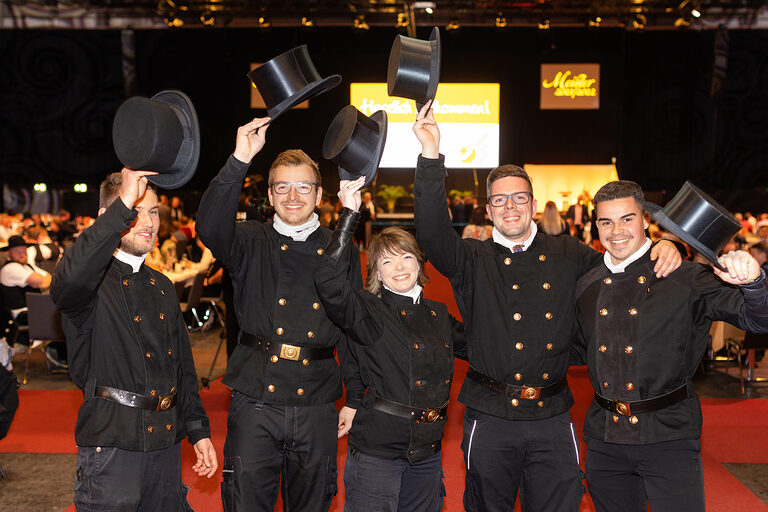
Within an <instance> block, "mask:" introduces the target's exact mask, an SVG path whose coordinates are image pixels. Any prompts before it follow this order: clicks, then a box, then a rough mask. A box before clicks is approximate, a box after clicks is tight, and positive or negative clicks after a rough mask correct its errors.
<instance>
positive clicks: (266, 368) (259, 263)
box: [196, 156, 363, 405]
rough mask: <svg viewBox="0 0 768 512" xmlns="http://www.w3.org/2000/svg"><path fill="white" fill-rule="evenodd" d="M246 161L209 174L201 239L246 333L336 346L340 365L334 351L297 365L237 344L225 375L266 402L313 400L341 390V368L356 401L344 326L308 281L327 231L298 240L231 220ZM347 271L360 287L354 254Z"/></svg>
mask: <svg viewBox="0 0 768 512" xmlns="http://www.w3.org/2000/svg"><path fill="white" fill-rule="evenodd" d="M248 165H249V164H244V163H242V162H240V161H239V160H237V159H236V158H235V157H234V156H230V157H229V159H228V160H227V163H226V164H225V165H224V167H223V168H222V169H221V171H220V172H219V174H218V175H217V176H216V177H215V178H214V179H213V180H212V181H211V184H210V185H209V187H208V190H206V192H205V194H204V195H203V198H202V200H201V202H200V209H199V212H198V220H197V225H196V228H197V231H198V233H199V234H200V238H201V239H202V241H203V243H205V245H206V246H207V247H209V248H210V249H211V251H212V252H213V254H214V256H216V258H217V259H219V260H221V262H222V263H223V265H224V266H225V267H226V268H227V269H228V270H229V272H230V275H231V276H232V283H233V286H234V302H235V311H236V313H237V318H238V321H239V323H240V326H241V328H242V330H243V331H244V332H247V333H250V334H252V335H255V336H259V337H261V338H263V339H266V340H270V341H271V342H276V343H284V344H290V345H295V346H305V347H336V349H337V352H338V358H339V362H340V363H341V370H340V368H339V364H338V363H337V362H336V359H335V358H329V359H317V360H311V361H307V364H302V361H293V360H289V359H283V358H279V357H277V358H272V357H271V356H270V355H269V354H268V353H267V352H264V351H261V350H259V349H257V348H254V347H252V346H248V345H246V344H243V343H239V344H238V345H237V347H236V348H235V350H234V352H233V353H232V356H231V357H230V358H229V362H228V364H227V372H226V375H225V376H224V380H223V382H224V383H225V384H227V385H228V386H230V387H232V388H234V389H236V390H237V391H239V392H241V393H244V394H246V395H248V396H251V397H253V398H255V399H257V400H263V401H265V402H267V403H271V404H278V405H318V404H324V403H328V402H333V401H335V400H336V399H338V398H339V397H340V396H341V392H342V388H341V373H342V371H343V373H344V380H345V382H346V384H347V401H348V403H350V405H354V404H356V403H358V402H359V400H360V399H361V398H362V394H363V389H362V385H361V384H360V383H359V377H358V370H357V364H356V361H355V360H354V357H352V356H351V355H350V354H349V351H348V349H347V341H346V337H345V336H344V334H343V332H342V331H341V329H339V328H338V327H337V326H335V325H333V323H332V322H331V321H330V320H329V319H328V315H327V313H326V311H325V308H324V307H323V305H322V303H321V302H320V299H319V297H318V294H317V291H316V290H315V283H314V272H315V269H316V268H317V267H318V265H320V263H321V261H322V254H323V252H324V249H325V246H326V245H327V243H328V240H329V238H330V235H331V231H330V230H328V229H326V228H323V227H320V228H318V229H317V230H315V231H314V232H313V233H312V234H311V235H310V236H309V237H308V238H307V240H306V241H303V242H297V241H294V240H293V239H292V238H291V237H288V236H284V235H281V234H280V233H278V232H277V231H275V229H274V227H273V226H272V223H271V222H267V223H260V222H257V221H245V222H240V223H236V215H237V205H238V199H239V196H240V189H241V187H242V182H243V178H244V177H245V174H246V172H247V170H248ZM347 278H348V279H349V281H350V283H351V284H352V285H353V286H355V287H356V288H361V287H362V278H361V273H360V259H359V256H358V255H354V261H353V262H352V265H351V266H350V270H349V273H348V275H347ZM241 341H242V339H241Z"/></svg>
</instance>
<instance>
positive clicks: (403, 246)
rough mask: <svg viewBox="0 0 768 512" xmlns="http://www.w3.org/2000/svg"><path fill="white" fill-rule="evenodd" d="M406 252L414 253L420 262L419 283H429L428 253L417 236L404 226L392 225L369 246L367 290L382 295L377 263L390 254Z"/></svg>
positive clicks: (375, 237) (374, 238)
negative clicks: (425, 270) (417, 239)
mask: <svg viewBox="0 0 768 512" xmlns="http://www.w3.org/2000/svg"><path fill="white" fill-rule="evenodd" d="M404 252H409V253H411V254H413V255H414V256H416V261H418V262H419V277H418V281H417V283H418V284H419V285H420V286H424V285H425V284H427V283H428V282H429V278H428V277H427V274H426V273H425V272H424V264H425V263H426V262H427V255H426V254H424V251H422V250H421V248H420V247H419V244H418V243H417V242H416V238H414V236H413V235H412V234H410V233H409V232H407V231H405V230H404V229H402V228H395V227H390V228H386V229H383V230H382V231H381V233H379V234H378V235H376V236H374V237H373V239H372V240H371V244H370V245H369V246H368V264H367V269H368V277H367V278H366V280H365V290H366V291H369V292H371V293H373V294H374V295H378V296H381V288H382V283H381V280H380V279H379V275H378V272H377V271H376V263H377V262H378V261H379V260H380V259H381V258H383V257H384V256H386V255H388V254H401V253H404Z"/></svg>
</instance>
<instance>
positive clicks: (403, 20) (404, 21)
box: [395, 12, 408, 28]
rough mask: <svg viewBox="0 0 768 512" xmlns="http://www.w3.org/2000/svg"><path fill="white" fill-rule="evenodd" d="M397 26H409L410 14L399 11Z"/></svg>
mask: <svg viewBox="0 0 768 512" xmlns="http://www.w3.org/2000/svg"><path fill="white" fill-rule="evenodd" d="M395 28H408V15H407V14H406V13H404V12H399V13H397V22H396V23H395Z"/></svg>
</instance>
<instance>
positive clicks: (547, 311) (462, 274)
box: [413, 155, 601, 420]
mask: <svg viewBox="0 0 768 512" xmlns="http://www.w3.org/2000/svg"><path fill="white" fill-rule="evenodd" d="M443 162H444V157H443V156H442V155H441V156H440V158H439V159H427V158H424V157H422V156H419V160H418V164H417V167H416V177H415V181H414V188H413V190H414V196H415V219H414V220H415V224H416V237H417V239H418V241H419V244H420V245H421V247H422V248H423V249H424V250H425V251H426V253H427V257H428V258H429V260H430V261H431V262H432V264H433V265H434V266H435V268H437V270H438V271H439V272H440V273H441V274H443V275H444V276H446V277H448V278H449V279H450V281H451V285H452V286H453V292H454V295H455V297H456V302H457V304H458V306H459V310H460V311H461V315H462V321H463V322H464V325H465V328H466V331H467V340H468V341H467V348H468V353H469V363H470V365H471V366H472V367H474V368H475V369H477V370H478V371H480V372H481V373H483V374H485V375H487V376H489V377H491V378H493V379H494V380H497V381H502V382H506V383H509V384H517V385H526V386H532V387H542V386H547V385H550V384H554V383H557V382H558V381H560V380H561V379H563V378H564V377H565V374H566V372H567V370H568V364H569V355H570V350H571V347H570V346H571V340H572V338H573V336H574V335H575V334H576V328H577V327H576V315H575V312H576V306H575V296H574V290H575V288H576V281H577V280H578V278H579V277H580V276H582V275H583V274H585V273H586V272H587V271H588V270H589V269H590V268H592V267H594V266H595V265H596V264H598V263H599V262H600V260H601V255H600V254H598V253H597V252H596V251H594V250H592V249H590V248H588V247H586V246H584V245H582V244H580V243H579V242H578V240H576V239H575V238H573V237H570V236H556V237H555V236H549V235H546V234H544V233H542V232H538V233H537V234H536V236H535V238H534V239H533V242H532V243H531V245H530V246H529V247H528V249H527V250H526V251H524V252H520V253H515V254H513V253H512V252H511V251H510V250H509V249H508V248H506V247H504V246H501V245H499V244H496V243H495V242H494V241H493V240H492V239H489V240H485V241H482V242H481V241H478V240H470V239H467V240H462V239H461V238H460V237H459V236H458V235H457V234H456V232H455V231H454V230H453V229H452V227H451V222H450V218H449V217H448V211H447V208H446V206H445V205H446V194H445V176H446V171H445V166H444V165H443ZM459 400H460V401H461V402H462V403H464V404H466V405H467V406H469V407H472V408H473V409H477V410H479V411H482V412H484V413H486V414H491V415H494V416H498V417H501V418H507V419H513V420H533V419H540V418H548V417H551V416H553V415H556V414H560V413H563V412H565V411H567V410H568V409H569V408H570V407H571V405H572V404H573V396H572V394H571V392H570V390H569V389H568V388H567V387H565V388H564V389H563V390H562V391H561V392H560V393H558V394H557V395H555V396H552V397H551V398H544V399H541V400H517V399H512V398H511V397H508V396H505V395H504V394H502V393H498V392H496V391H493V390H491V389H488V388H486V387H484V386H483V385H482V384H480V383H478V382H476V381H474V380H472V379H469V378H467V379H465V380H464V385H463V386H462V388H461V393H460V394H459Z"/></svg>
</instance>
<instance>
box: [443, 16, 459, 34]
mask: <svg viewBox="0 0 768 512" xmlns="http://www.w3.org/2000/svg"><path fill="white" fill-rule="evenodd" d="M459 27H460V25H459V19H458V18H452V19H451V21H450V22H449V23H448V24H447V25H446V26H445V30H448V31H451V30H459Z"/></svg>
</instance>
